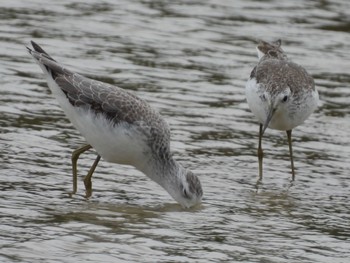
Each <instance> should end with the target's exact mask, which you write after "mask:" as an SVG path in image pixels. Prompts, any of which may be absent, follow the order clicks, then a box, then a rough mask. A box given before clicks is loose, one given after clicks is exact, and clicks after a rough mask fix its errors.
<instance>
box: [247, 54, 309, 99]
mask: <svg viewBox="0 0 350 263" xmlns="http://www.w3.org/2000/svg"><path fill="white" fill-rule="evenodd" d="M250 76H251V77H255V78H256V81H257V83H258V84H260V85H264V86H265V88H266V90H268V91H270V92H272V93H273V92H274V90H277V89H278V87H279V86H284V87H289V88H290V89H291V91H292V92H293V93H294V94H297V93H298V92H299V91H301V90H303V89H302V88H305V89H308V90H310V91H311V90H315V84H314V80H313V78H312V77H311V76H310V75H309V74H308V73H307V72H306V70H305V69H304V68H303V67H301V66H299V65H298V64H295V63H293V62H290V61H286V60H278V59H269V60H264V61H262V62H260V63H259V64H258V65H257V66H256V67H255V68H254V69H253V71H252V73H251V75H250Z"/></svg>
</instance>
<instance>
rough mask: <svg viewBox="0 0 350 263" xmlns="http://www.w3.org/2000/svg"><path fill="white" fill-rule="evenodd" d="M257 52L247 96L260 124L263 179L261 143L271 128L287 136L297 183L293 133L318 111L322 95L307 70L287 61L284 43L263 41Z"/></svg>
mask: <svg viewBox="0 0 350 263" xmlns="http://www.w3.org/2000/svg"><path fill="white" fill-rule="evenodd" d="M257 51H258V57H259V62H258V64H257V65H256V66H255V67H254V69H253V71H252V72H251V74H250V78H249V80H248V81H247V84H246V89H245V93H246V98H247V102H248V105H249V108H250V110H251V111H252V112H253V114H254V115H255V116H256V117H257V119H258V120H259V122H260V129H259V146H258V159H259V179H260V180H261V179H262V176H263V168H262V162H263V150H262V147H261V140H262V136H263V134H264V132H265V130H266V128H267V127H270V128H272V129H275V130H282V131H286V132H287V137H288V144H289V154H290V159H291V168H292V181H294V179H295V172H294V162H293V150H292V138H291V137H292V129H294V128H295V127H296V126H298V125H300V124H302V123H303V122H304V121H305V120H306V119H307V118H308V117H309V116H310V114H311V113H312V112H314V110H315V109H316V108H317V104H318V100H319V98H318V92H317V90H316V88H315V84H314V80H313V78H312V77H311V76H310V75H309V74H308V73H307V72H306V70H305V69H304V68H303V67H301V66H299V65H298V64H296V63H293V62H291V61H290V60H289V59H288V58H287V55H286V54H285V53H284V51H283V50H282V48H281V40H277V41H275V42H271V43H268V42H265V41H260V42H259V44H258V46H257Z"/></svg>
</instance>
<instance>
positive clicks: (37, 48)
mask: <svg viewBox="0 0 350 263" xmlns="http://www.w3.org/2000/svg"><path fill="white" fill-rule="evenodd" d="M30 43H31V44H32V46H33V49H34V50H35V51H36V52H38V53H40V54H44V55H45V57H46V58H48V59H50V60H52V61H56V60H54V59H53V58H52V57H51V56H50V55H49V54H47V53H46V51H45V50H44V49H42V48H41V47H40V46H39V45H38V44H37V43H35V42H34V41H33V40H31V41H30ZM27 49H28V50H29V52H31V51H32V50H31V49H30V48H28V47H27Z"/></svg>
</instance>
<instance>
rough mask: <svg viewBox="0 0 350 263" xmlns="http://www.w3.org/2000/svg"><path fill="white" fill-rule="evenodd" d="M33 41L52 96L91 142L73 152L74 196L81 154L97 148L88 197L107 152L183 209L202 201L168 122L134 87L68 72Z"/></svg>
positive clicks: (196, 181) (88, 177) (87, 183)
mask: <svg viewBox="0 0 350 263" xmlns="http://www.w3.org/2000/svg"><path fill="white" fill-rule="evenodd" d="M31 44H32V47H33V49H34V50H33V49H31V48H29V47H27V49H28V52H29V53H30V54H31V55H32V56H33V58H34V59H35V61H36V62H37V63H38V64H39V66H40V68H41V69H42V70H43V72H44V74H45V77H46V80H47V82H48V86H49V88H50V89H51V91H52V93H53V95H54V96H55V97H56V99H57V100H58V102H59V104H60V106H61V107H62V109H63V110H64V112H65V114H66V115H67V117H68V118H69V119H70V121H71V122H72V123H73V125H74V126H75V127H76V128H77V129H78V130H79V131H80V133H81V134H82V135H83V136H84V137H85V139H86V141H87V142H88V145H85V146H83V147H81V148H79V149H77V150H76V151H74V152H73V154H72V170H73V194H74V193H76V191H77V161H78V158H79V156H80V154H82V153H83V152H85V151H87V150H89V149H90V148H94V149H95V150H96V152H97V153H98V155H97V158H96V160H95V162H94V163H93V165H92V166H91V168H90V170H89V172H88V174H87V175H86V177H85V179H84V184H85V188H86V196H87V197H89V196H91V193H92V183H91V177H92V174H93V172H94V170H95V168H96V166H97V164H98V162H99V161H100V158H101V156H102V158H103V159H105V160H106V161H108V162H112V163H119V164H128V165H132V166H134V167H135V168H136V169H138V170H140V171H141V172H143V173H144V174H146V175H147V176H148V177H149V178H151V179H152V180H153V181H155V182H156V183H158V184H159V185H161V186H162V187H163V188H164V189H165V190H166V191H167V192H168V193H169V194H170V195H171V196H172V197H173V198H174V199H175V200H176V201H177V202H178V203H180V204H181V205H182V206H183V207H186V208H188V207H192V206H194V205H196V204H198V203H200V202H201V198H202V195H203V191H202V187H201V183H200V181H199V179H198V177H197V176H196V175H194V174H193V173H192V172H191V171H190V170H188V169H185V168H184V167H183V166H182V165H181V164H180V163H178V162H177V161H176V160H174V158H173V157H172V155H171V152H170V130H169V127H168V124H167V123H166V122H165V121H164V119H163V118H162V117H161V116H160V114H159V113H158V112H157V111H156V110H154V109H153V108H151V106H150V105H149V104H148V103H147V102H145V101H144V100H142V99H140V98H139V97H137V96H136V95H134V94H133V93H131V92H129V91H126V90H123V89H121V88H119V87H115V86H112V85H108V84H106V83H102V82H100V81H96V80H92V79H89V78H86V77H84V76H82V75H80V74H77V73H74V72H72V71H70V70H68V69H67V68H65V67H64V66H62V65H61V64H59V63H58V62H56V61H55V60H54V59H53V58H52V57H51V56H49V55H48V54H47V53H46V52H45V51H44V50H43V49H42V48H41V47H40V46H39V45H38V44H36V43H35V42H33V41H32V42H31Z"/></svg>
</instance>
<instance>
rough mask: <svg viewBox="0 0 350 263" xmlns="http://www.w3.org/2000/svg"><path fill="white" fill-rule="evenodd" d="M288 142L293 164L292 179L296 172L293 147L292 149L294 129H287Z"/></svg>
mask: <svg viewBox="0 0 350 263" xmlns="http://www.w3.org/2000/svg"><path fill="white" fill-rule="evenodd" d="M287 137H288V144H289V155H290V163H291V166H292V181H294V179H295V173H294V161H293V149H292V130H289V131H287Z"/></svg>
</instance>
